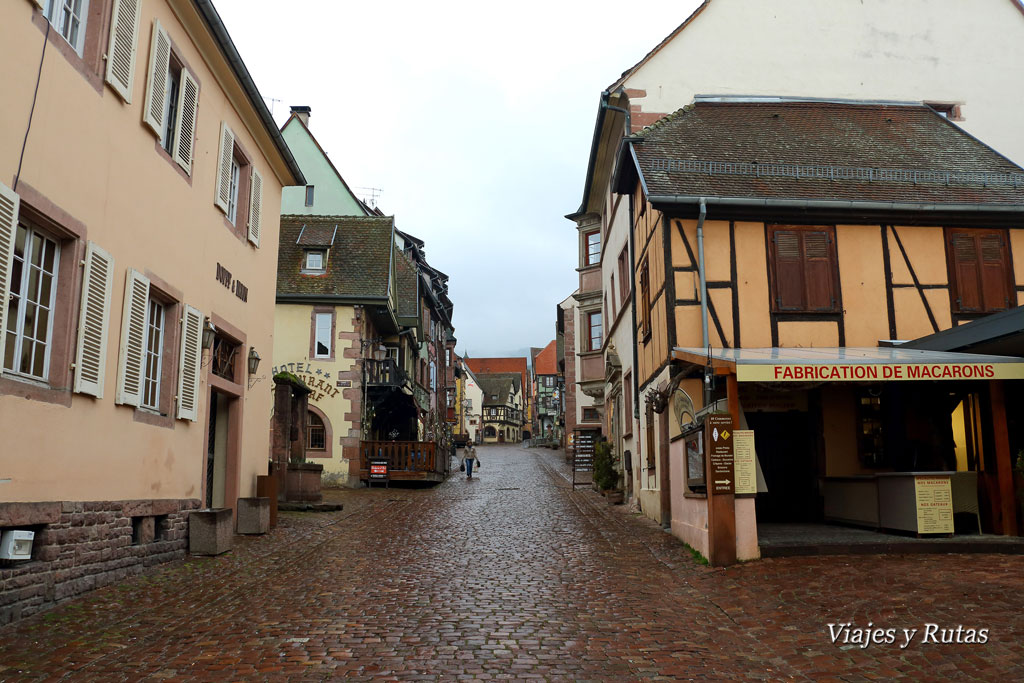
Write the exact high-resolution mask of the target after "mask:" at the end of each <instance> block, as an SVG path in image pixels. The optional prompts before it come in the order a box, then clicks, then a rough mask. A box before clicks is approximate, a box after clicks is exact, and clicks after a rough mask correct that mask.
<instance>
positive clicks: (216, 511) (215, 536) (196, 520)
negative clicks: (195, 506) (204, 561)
mask: <svg viewBox="0 0 1024 683" xmlns="http://www.w3.org/2000/svg"><path fill="white" fill-rule="evenodd" d="M231 521H232V520H231V508H213V509H207V510H193V511H192V512H190V513H189V515H188V552H189V554H191V555H220V554H221V553H226V552H227V551H229V550H231V539H232V536H233V535H234V534H233V533H232V528H231V527H232V524H231Z"/></svg>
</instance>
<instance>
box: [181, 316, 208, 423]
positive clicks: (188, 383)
mask: <svg viewBox="0 0 1024 683" xmlns="http://www.w3.org/2000/svg"><path fill="white" fill-rule="evenodd" d="M202 339H203V314H202V313H200V312H199V311H198V310H197V309H195V308H192V307H191V306H189V305H187V304H186V305H185V314H184V315H183V316H182V317H181V355H180V359H179V361H178V419H179V420H192V421H193V422H195V421H196V420H197V419H198V417H199V369H200V367H201V365H202V353H203V348H202V345H201V342H202Z"/></svg>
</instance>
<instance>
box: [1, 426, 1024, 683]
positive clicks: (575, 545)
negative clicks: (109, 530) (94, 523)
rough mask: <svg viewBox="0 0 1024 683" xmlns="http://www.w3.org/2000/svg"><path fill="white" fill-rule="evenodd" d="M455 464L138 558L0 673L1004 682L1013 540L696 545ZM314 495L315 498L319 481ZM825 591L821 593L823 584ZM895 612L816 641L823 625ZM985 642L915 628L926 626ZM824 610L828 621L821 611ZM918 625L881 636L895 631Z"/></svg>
mask: <svg viewBox="0 0 1024 683" xmlns="http://www.w3.org/2000/svg"><path fill="white" fill-rule="evenodd" d="M479 455H480V460H481V465H482V466H481V469H480V470H479V471H478V472H477V473H476V474H475V476H474V478H473V479H472V480H467V479H466V478H465V476H464V475H461V474H460V473H459V472H458V471H457V467H456V468H455V469H456V472H455V474H453V475H452V476H451V477H450V478H449V479H448V480H447V481H446V482H444V483H443V484H441V485H440V486H437V487H435V488H432V489H426V488H421V489H410V488H404V489H403V488H390V489H384V488H374V489H369V490H368V489H361V490H346V491H332V492H331V494H336V495H337V496H338V497H339V499H343V500H344V504H345V509H344V510H343V511H341V512H336V513H327V514H314V513H282V517H281V520H280V522H279V526H278V528H277V529H275V530H274V531H273V532H271V533H270V534H269V535H267V536H262V537H250V538H241V537H240V538H239V539H238V542H237V543H236V546H235V549H234V551H233V552H231V553H229V554H227V555H222V556H220V557H213V558H203V557H189V558H188V559H186V560H184V561H178V562H173V563H169V564H165V565H161V566H158V567H154V568H151V569H150V570H148V572H147V573H145V574H143V575H142V576H139V577H137V578H134V579H131V580H128V581H126V582H123V583H121V584H117V585H114V586H109V587H106V588H101V589H98V590H95V591H92V592H90V593H88V594H86V595H85V596H83V597H80V598H77V599H75V600H72V601H70V602H66V603H63V604H61V605H59V606H58V607H56V608H55V609H53V610H51V611H48V612H45V613H42V614H38V615H36V616H33V617H30V618H28V619H25V620H23V621H22V622H21V623H18V624H14V625H10V626H7V627H4V628H3V629H2V630H0V636H2V640H0V680H12V681H13V680H44V679H46V680H57V679H62V678H66V679H69V680H104V681H112V680H140V679H143V678H152V679H157V680H182V681H191V680H229V679H230V680H236V679H250V680H251V679H256V678H258V679H269V680H301V681H321V680H329V679H334V678H337V677H342V676H348V677H353V678H354V679H355V680H359V679H364V680H369V679H375V680H379V679H401V680H411V679H415V680H441V679H448V680H450V679H453V678H455V677H463V678H481V679H488V678H490V679H498V678H515V679H519V678H524V679H525V678H543V679H548V680H552V679H554V680H559V679H561V680H637V679H649V678H654V679H658V678H661V679H672V680H679V679H696V678H702V679H706V678H752V679H763V680H776V679H789V678H814V679H819V680H821V679H832V680H846V681H854V680H871V679H888V678H894V677H898V676H901V675H905V676H911V677H914V678H917V679H922V678H939V677H942V678H949V677H956V676H962V677H967V678H987V679H992V678H997V677H1003V678H1007V679H1019V678H1021V676H1022V675H1024V645H1022V642H1024V640H1022V636H1024V621H1022V619H1021V617H1020V615H1021V613H1022V612H1021V610H1022V608H1024V597H1022V595H1021V593H1020V590H1019V574H1020V567H1021V559H1020V558H1019V557H1004V556H987V555H981V556H967V555H952V556H950V555H946V556H913V557H911V556H896V555H893V556H872V557H863V558H861V557H855V556H844V557H822V558H788V559H768V560H764V561H760V562H755V563H750V564H742V565H738V566H734V567H731V568H727V569H711V568H708V567H705V566H701V565H699V564H697V562H696V561H695V560H694V559H693V557H692V556H691V554H690V552H689V551H688V550H687V548H686V547H685V546H684V545H682V544H681V543H680V542H679V541H678V540H676V539H675V538H673V537H672V536H670V535H669V534H666V533H664V532H662V531H661V530H660V529H659V528H657V527H656V526H655V525H654V524H653V523H652V522H650V521H649V520H646V519H644V518H643V517H642V516H640V515H633V514H630V513H629V512H627V511H626V510H624V509H623V507H622V506H609V505H608V504H607V503H606V502H605V501H604V499H602V498H601V497H599V496H598V495H597V494H596V493H594V492H593V491H591V490H589V488H578V489H577V490H575V491H572V490H571V487H570V485H569V481H568V479H567V476H568V468H567V467H566V466H565V464H564V459H563V457H562V453H561V452H560V451H551V450H547V449H525V448H523V447H521V446H518V445H501V446H482V447H480V448H479ZM331 494H329V495H331ZM837 588H841V590H836V589H837ZM869 622H871V623H873V625H874V627H876V628H883V629H889V628H895V629H897V630H898V632H899V633H900V638H899V639H898V640H897V642H896V643H894V644H884V643H883V644H871V645H869V646H868V647H867V648H862V647H861V646H860V645H856V644H849V643H847V644H844V643H843V640H842V637H841V638H840V640H839V642H837V643H833V642H832V638H831V636H830V629H829V624H830V623H832V624H838V623H843V624H846V623H849V624H852V627H851V628H854V629H855V628H865V627H868V626H869ZM928 623H934V624H937V625H938V626H939V627H940V628H950V627H951V628H953V629H955V628H956V627H957V626H962V627H963V629H968V628H973V629H980V628H985V629H988V631H987V633H988V642H987V643H986V644H984V645H979V644H959V645H958V644H933V643H925V642H923V634H924V629H925V625H926V624H928ZM833 628H834V629H835V628H838V627H833ZM903 628H908V629H920V630H921V632H920V633H919V634H918V635H917V636H916V638H915V639H914V641H913V642H912V643H911V644H910V645H909V647H906V648H905V649H902V648H901V647H900V645H901V644H902V632H901V629H903Z"/></svg>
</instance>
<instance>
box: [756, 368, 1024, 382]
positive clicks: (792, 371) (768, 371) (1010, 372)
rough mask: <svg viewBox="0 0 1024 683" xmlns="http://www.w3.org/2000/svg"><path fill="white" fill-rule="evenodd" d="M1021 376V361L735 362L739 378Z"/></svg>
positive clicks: (822, 379)
mask: <svg viewBox="0 0 1024 683" xmlns="http://www.w3.org/2000/svg"><path fill="white" fill-rule="evenodd" d="M929 379H930V380H934V379H952V380H956V379H1024V363H909V364H889V365H883V364H871V365H866V364H855V363H854V364H849V363H847V364H820V365H819V364H814V365H770V364H765V365H742V364H741V365H737V366H736V380H737V381H739V382H900V381H914V380H929Z"/></svg>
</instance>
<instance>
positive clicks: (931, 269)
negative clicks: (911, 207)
mask: <svg viewBox="0 0 1024 683" xmlns="http://www.w3.org/2000/svg"><path fill="white" fill-rule="evenodd" d="M892 230H895V232H896V233H897V234H899V237H900V241H901V242H902V243H903V248H904V249H906V250H907V256H908V257H910V264H911V265H912V266H914V272H915V273H916V274H917V279H918V282H920V283H921V284H922V285H944V284H946V283H947V281H948V279H949V271H947V270H946V238H945V235H944V233H943V230H942V228H941V227H922V226H906V225H898V226H895V227H894V228H893V229H892ZM889 241H890V243H891V246H892V247H894V248H895V250H896V251H895V253H894V254H893V257H894V259H896V258H898V259H899V265H900V266H901V267H902V271H901V275H899V276H897V274H896V273H897V270H896V263H894V264H893V282H894V283H911V282H912V280H911V279H910V273H909V272H908V271H907V267H906V264H905V261H904V259H903V254H902V253H900V248H899V246H898V245H897V244H896V239H895V237H893V235H892V234H890V236H889Z"/></svg>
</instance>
